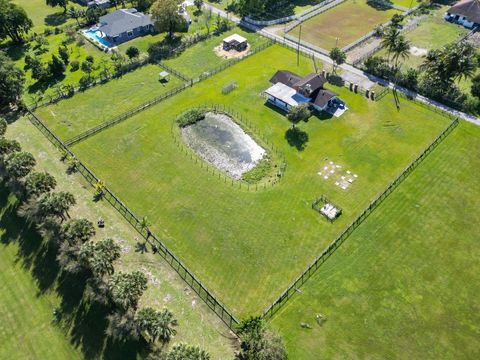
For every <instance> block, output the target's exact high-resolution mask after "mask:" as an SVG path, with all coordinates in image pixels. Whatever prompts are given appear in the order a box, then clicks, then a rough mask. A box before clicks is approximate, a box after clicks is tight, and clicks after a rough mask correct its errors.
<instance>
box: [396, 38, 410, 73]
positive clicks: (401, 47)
mask: <svg viewBox="0 0 480 360" xmlns="http://www.w3.org/2000/svg"><path fill="white" fill-rule="evenodd" d="M392 52H393V60H394V61H395V69H398V60H399V58H402V59H403V60H405V59H406V58H407V57H408V55H409V54H410V42H409V41H408V40H407V39H406V38H405V36H403V35H400V36H399V37H398V38H397V41H396V43H395V44H394V48H393V49H392Z"/></svg>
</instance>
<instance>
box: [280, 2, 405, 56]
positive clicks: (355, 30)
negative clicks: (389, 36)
mask: <svg viewBox="0 0 480 360" xmlns="http://www.w3.org/2000/svg"><path fill="white" fill-rule="evenodd" d="M398 13H400V12H399V11H398V10H394V9H387V10H382V9H375V8H374V7H372V6H370V5H368V4H367V2H366V0H347V1H345V2H343V3H342V4H340V5H338V6H335V7H334V8H332V9H330V10H327V11H325V12H323V13H321V14H319V15H317V16H314V17H312V18H310V19H308V20H307V21H305V22H303V23H302V26H301V29H302V37H301V39H302V40H303V41H306V42H308V43H310V44H313V45H315V46H319V47H321V48H323V49H325V50H331V49H332V48H334V47H335V46H338V47H340V48H343V47H344V46H347V45H348V44H351V43H352V42H354V41H355V40H357V39H359V38H360V37H362V36H363V35H365V34H367V33H368V32H370V31H372V30H373V28H374V27H375V26H376V25H379V24H384V23H386V22H388V20H390V18H391V17H392V16H393V14H398ZM289 35H291V36H293V37H295V38H298V37H299V35H300V26H297V27H296V28H294V29H293V30H292V31H291V32H290V33H289Z"/></svg>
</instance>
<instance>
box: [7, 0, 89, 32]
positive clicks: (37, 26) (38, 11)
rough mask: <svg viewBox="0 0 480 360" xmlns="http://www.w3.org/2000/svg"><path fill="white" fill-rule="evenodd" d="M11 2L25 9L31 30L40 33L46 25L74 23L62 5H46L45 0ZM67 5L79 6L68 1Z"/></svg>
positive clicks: (16, 0)
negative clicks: (64, 11) (30, 22)
mask: <svg viewBox="0 0 480 360" xmlns="http://www.w3.org/2000/svg"><path fill="white" fill-rule="evenodd" d="M12 2H14V3H15V4H17V5H20V6H21V7H22V8H24V9H25V11H26V12H27V15H28V17H29V18H30V19H31V20H32V22H33V28H32V31H33V32H36V33H42V32H43V31H44V30H45V28H46V27H52V28H53V27H56V26H64V25H74V24H75V23H76V22H75V19H70V18H68V17H67V16H66V15H65V14H64V13H63V8H62V7H58V6H57V7H51V6H48V5H47V4H46V2H45V0H13V1H12ZM68 6H69V7H70V6H74V7H77V8H81V6H80V5H78V4H76V3H75V2H70V3H69V4H68Z"/></svg>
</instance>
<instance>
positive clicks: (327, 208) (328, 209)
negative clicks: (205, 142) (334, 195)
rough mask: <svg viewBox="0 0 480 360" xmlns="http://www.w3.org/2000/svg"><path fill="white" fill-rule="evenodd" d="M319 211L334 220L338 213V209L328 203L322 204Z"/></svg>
mask: <svg viewBox="0 0 480 360" xmlns="http://www.w3.org/2000/svg"><path fill="white" fill-rule="evenodd" d="M320 212H321V213H322V214H323V215H324V216H326V217H327V218H328V219H329V220H335V219H336V218H337V216H339V215H340V210H339V209H337V208H336V207H335V206H334V205H332V204H330V203H327V204H325V205H323V207H322V208H321V209H320Z"/></svg>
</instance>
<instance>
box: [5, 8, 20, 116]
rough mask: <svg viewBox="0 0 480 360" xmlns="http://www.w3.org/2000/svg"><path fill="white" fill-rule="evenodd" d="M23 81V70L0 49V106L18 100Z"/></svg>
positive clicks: (14, 102)
mask: <svg viewBox="0 0 480 360" xmlns="http://www.w3.org/2000/svg"><path fill="white" fill-rule="evenodd" d="M0 1H1V0H0ZM0 21H1V20H0ZM0 26H1V25H0ZM24 83H25V77H24V73H23V71H22V70H20V69H19V68H17V67H16V66H15V64H14V63H13V61H12V60H11V59H10V58H8V57H7V56H6V55H5V54H4V53H3V52H2V51H0V108H3V107H6V106H8V105H10V104H16V103H17V102H18V101H19V100H20V98H21V96H22V93H23V85H24Z"/></svg>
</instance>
